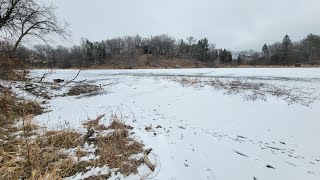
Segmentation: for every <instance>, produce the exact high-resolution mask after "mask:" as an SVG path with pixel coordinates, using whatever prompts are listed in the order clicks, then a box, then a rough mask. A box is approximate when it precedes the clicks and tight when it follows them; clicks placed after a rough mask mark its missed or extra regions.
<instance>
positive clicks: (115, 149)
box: [95, 120, 144, 176]
mask: <svg viewBox="0 0 320 180" xmlns="http://www.w3.org/2000/svg"><path fill="white" fill-rule="evenodd" d="M129 127H130V126H127V125H125V124H124V123H122V122H121V121H119V120H114V121H113V122H112V124H111V125H110V126H109V127H108V129H112V130H114V132H112V133H111V134H110V135H108V136H106V137H98V138H97V139H96V141H95V144H96V146H97V147H98V149H97V151H96V155H99V156H100V159H99V160H97V163H98V164H107V165H108V166H109V167H110V168H119V172H120V173H121V174H123V175H126V176H127V175H129V174H132V173H137V168H138V167H139V166H140V165H141V164H142V163H144V161H143V159H140V160H132V159H130V158H129V157H130V156H131V155H134V154H139V153H143V144H141V143H139V142H137V141H136V140H134V139H132V138H130V137H129V129H128V128H129Z"/></svg>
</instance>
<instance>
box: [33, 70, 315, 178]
mask: <svg viewBox="0 0 320 180" xmlns="http://www.w3.org/2000/svg"><path fill="white" fill-rule="evenodd" d="M46 72H48V71H46V70H35V71H33V72H32V74H33V76H35V77H41V76H42V75H43V74H44V73H46ZM77 72H78V71H77V70H55V71H54V72H53V73H52V74H51V75H50V76H48V77H47V79H46V80H47V81H52V79H55V78H61V79H66V80H68V79H69V80H70V79H72V78H73V77H74V76H75V75H76V74H77ZM188 79H191V80H190V82H189V83H187V85H186V83H184V82H185V81H186V80H188ZM217 79H218V80H219V82H232V81H234V82H242V83H240V84H241V85H242V84H244V83H254V84H259V83H260V84H261V85H263V86H264V87H266V89H265V90H264V91H265V92H268V91H269V90H268V88H269V87H272V88H273V89H275V90H277V91H278V90H279V89H280V90H281V89H286V92H288V93H289V94H291V95H292V96H294V97H295V98H296V99H291V100H290V101H289V100H288V97H286V96H284V95H283V96H276V95H272V93H267V94H266V95H261V94H258V98H248V93H249V94H250V93H252V92H251V91H248V92H246V90H243V89H244V88H240V89H239V90H236V91H233V93H228V91H226V90H225V89H223V88H220V89H219V88H217V87H216V88H214V87H213V86H212V85H210V83H208V82H211V81H212V80H217ZM83 80H85V82H87V83H93V84H96V85H99V86H101V87H102V88H103V89H104V91H103V92H102V93H99V94H96V95H92V96H66V97H55V98H53V99H51V100H50V101H49V104H47V106H48V108H49V110H51V111H50V112H47V113H45V114H43V115H40V116H37V117H36V120H37V121H38V122H39V123H42V124H46V125H47V126H48V127H49V128H51V129H59V128H64V127H72V128H75V129H79V130H80V131H85V129H83V127H82V122H83V121H84V120H87V119H94V118H96V117H97V116H98V115H101V114H107V115H112V114H115V115H117V116H118V117H121V118H122V120H123V121H124V122H125V123H127V124H129V125H131V126H133V127H134V130H133V131H134V132H135V134H134V137H135V138H136V139H137V140H139V141H142V142H143V143H144V144H145V145H146V147H150V148H153V151H152V152H153V153H154V157H155V160H154V162H155V163H156V164H157V168H156V170H155V172H154V173H152V174H150V175H149V178H153V179H159V180H194V179H203V180H207V179H208V180H254V179H257V180H271V179H272V180H302V179H303V180H319V179H320V143H319V137H320V115H319V112H320V111H319V110H320V101H318V100H317V98H318V96H319V95H320V69H316V68H314V69H303V68H301V69H300V68H294V69H285V68H283V69H174V70H167V69H166V70H153V69H152V70H87V71H82V72H80V74H79V76H78V77H77V79H76V81H83ZM230 84H231V83H230ZM306 102H307V103H306ZM108 120H109V119H108V118H107V116H106V118H105V119H104V121H105V122H106V123H107V121H108ZM146 127H150V129H148V131H147V130H146ZM142 171H143V170H142ZM141 173H143V172H141ZM127 178H128V179H140V176H139V175H132V176H130V177H127Z"/></svg>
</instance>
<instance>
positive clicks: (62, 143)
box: [44, 130, 81, 149]
mask: <svg viewBox="0 0 320 180" xmlns="http://www.w3.org/2000/svg"><path fill="white" fill-rule="evenodd" d="M44 136H45V137H46V141H45V145H48V146H53V147H56V148H66V149H69V148H74V147H77V145H79V140H80V137H81V134H80V133H78V132H76V131H72V130H61V131H48V132H47V133H46V134H45V135H44Z"/></svg>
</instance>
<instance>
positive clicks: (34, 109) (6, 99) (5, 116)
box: [0, 91, 44, 126]
mask: <svg viewBox="0 0 320 180" xmlns="http://www.w3.org/2000/svg"><path fill="white" fill-rule="evenodd" d="M43 111H44V108H42V107H41V106H40V105H39V104H38V103H37V102H34V101H26V100H23V99H20V98H18V97H16V96H15V95H14V94H13V93H12V92H11V91H4V92H3V94H2V95H0V119H1V120H0V125H1V126H3V125H4V124H7V123H9V124H12V123H14V122H15V120H16V119H17V118H19V117H23V116H26V115H39V114H41V113H43Z"/></svg>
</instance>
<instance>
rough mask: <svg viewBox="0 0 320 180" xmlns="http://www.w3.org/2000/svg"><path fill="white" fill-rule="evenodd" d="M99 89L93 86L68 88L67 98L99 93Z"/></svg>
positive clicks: (84, 85) (82, 85)
mask: <svg viewBox="0 0 320 180" xmlns="http://www.w3.org/2000/svg"><path fill="white" fill-rule="evenodd" d="M101 90H102V89H101V87H100V86H97V85H93V84H79V85H76V86H73V87H71V88H70V90H69V92H68V93H67V95H68V96H78V95H90V94H94V93H98V92H99V91H101Z"/></svg>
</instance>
